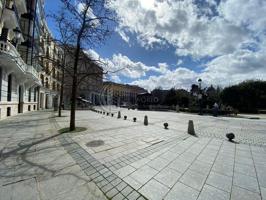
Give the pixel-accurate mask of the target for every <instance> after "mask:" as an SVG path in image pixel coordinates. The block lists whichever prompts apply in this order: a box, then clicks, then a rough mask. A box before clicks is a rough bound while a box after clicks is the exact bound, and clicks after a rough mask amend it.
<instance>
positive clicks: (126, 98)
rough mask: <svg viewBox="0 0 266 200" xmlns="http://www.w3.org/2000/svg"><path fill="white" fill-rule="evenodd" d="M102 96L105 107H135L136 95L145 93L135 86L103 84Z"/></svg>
mask: <svg viewBox="0 0 266 200" xmlns="http://www.w3.org/2000/svg"><path fill="white" fill-rule="evenodd" d="M103 85H104V89H103V91H104V96H105V103H106V104H107V105H117V106H121V105H135V104H136V103H137V94H140V93H144V92H147V91H146V90H145V89H143V88H141V87H139V86H137V85H128V84H119V83H113V82H104V84H103Z"/></svg>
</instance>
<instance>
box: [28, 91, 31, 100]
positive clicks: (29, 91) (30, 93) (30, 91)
mask: <svg viewBox="0 0 266 200" xmlns="http://www.w3.org/2000/svg"><path fill="white" fill-rule="evenodd" d="M28 102H31V88H29V99H28Z"/></svg>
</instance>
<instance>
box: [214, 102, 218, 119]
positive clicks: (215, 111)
mask: <svg viewBox="0 0 266 200" xmlns="http://www.w3.org/2000/svg"><path fill="white" fill-rule="evenodd" d="M218 110H219V105H218V104H217V103H216V102H215V103H214V104H213V116H214V117H217V115H218Z"/></svg>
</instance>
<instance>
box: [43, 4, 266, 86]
mask: <svg viewBox="0 0 266 200" xmlns="http://www.w3.org/2000/svg"><path fill="white" fill-rule="evenodd" d="M55 1H56V0H55ZM55 1H51V0H47V1H46V5H45V8H46V12H48V13H49V12H51V11H54V10H55V7H56V5H57V3H56V2H55ZM57 1H58V0H57ZM110 6H111V9H113V10H114V11H115V13H116V14H117V16H118V17H119V19H120V20H119V23H118V25H117V26H116V27H114V29H115V32H114V34H113V35H112V36H111V38H109V39H108V40H107V41H106V43H105V44H104V45H102V46H101V47H99V48H96V49H93V50H92V49H90V50H88V52H89V53H90V54H91V55H93V56H95V57H100V58H101V59H103V60H105V61H106V62H107V63H108V67H107V69H106V70H111V71H115V70H118V69H123V70H120V71H119V72H117V73H115V74H110V76H109V77H108V78H109V79H110V80H112V81H115V82H122V83H132V84H137V85H140V86H142V87H144V88H146V89H149V90H151V89H154V88H156V87H162V88H165V89H168V88H171V87H175V88H190V86H191V84H193V83H197V80H198V78H201V79H202V80H203V84H204V85H210V84H213V85H220V86H228V85H232V84H235V83H238V82H240V81H243V80H246V79H263V80H266V1H265V0H113V1H112V4H111V5H110ZM48 25H49V27H50V28H51V30H52V32H53V31H54V30H53V29H54V27H53V24H51V23H50V22H49V21H48Z"/></svg>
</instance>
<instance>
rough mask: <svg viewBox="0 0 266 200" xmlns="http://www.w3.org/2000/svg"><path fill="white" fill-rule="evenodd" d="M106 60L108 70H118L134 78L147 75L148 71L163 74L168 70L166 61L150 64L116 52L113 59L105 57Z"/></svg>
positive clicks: (118, 72)
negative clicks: (135, 60) (155, 64)
mask: <svg viewBox="0 0 266 200" xmlns="http://www.w3.org/2000/svg"><path fill="white" fill-rule="evenodd" d="M105 61H106V62H107V63H108V64H107V65H106V70H107V71H111V72H114V71H117V72H116V73H117V74H118V75H121V76H124V77H127V78H133V79H136V78H142V77H145V76H146V73H147V72H156V73H159V74H163V73H166V72H167V71H168V69H167V67H168V66H167V64H166V63H159V64H158V66H148V65H145V64H144V63H142V62H134V61H132V60H130V59H129V58H128V57H127V56H125V55H122V54H114V55H113V57H112V58H111V59H105Z"/></svg>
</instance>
